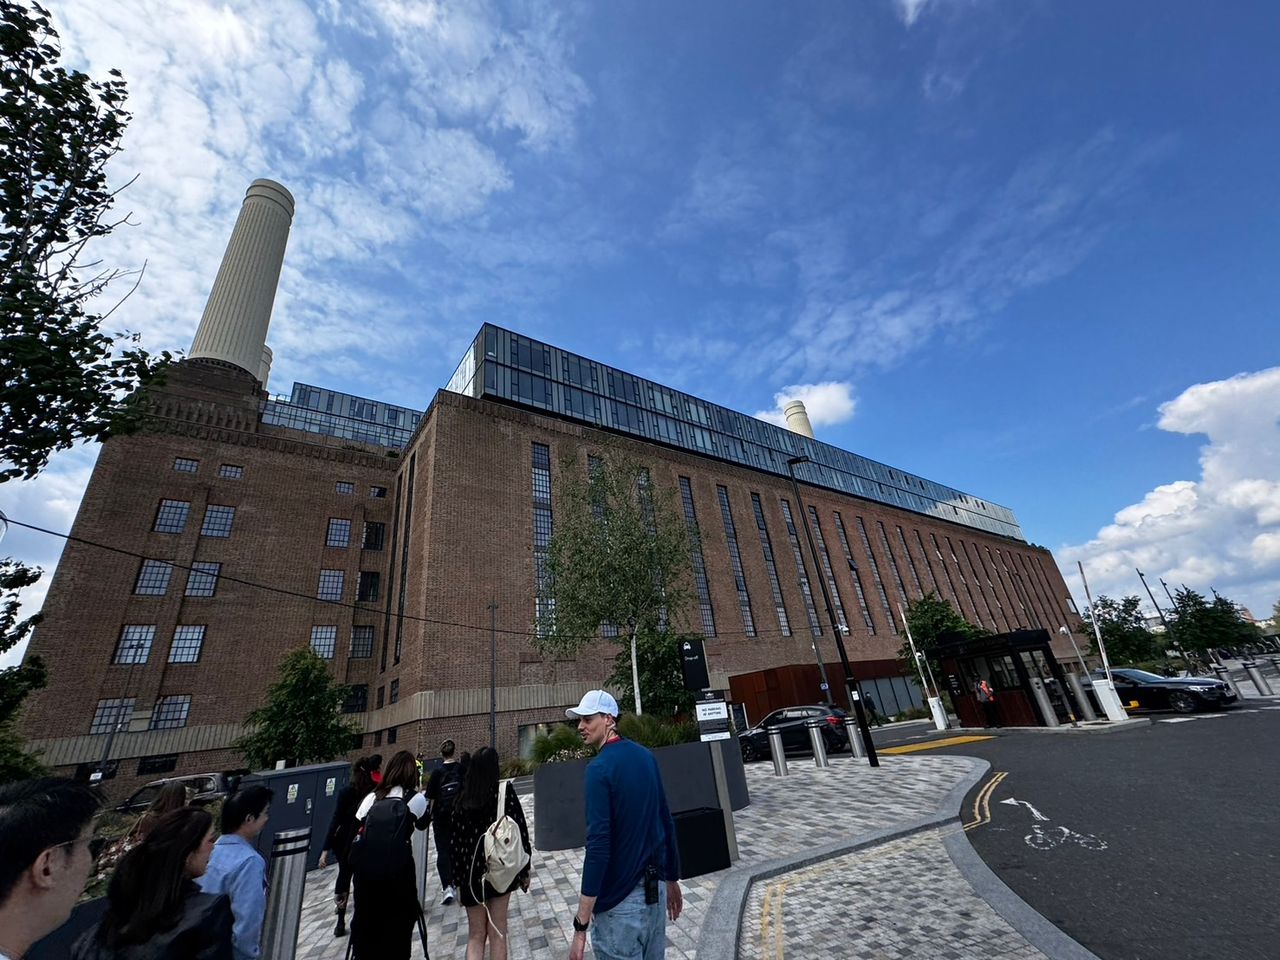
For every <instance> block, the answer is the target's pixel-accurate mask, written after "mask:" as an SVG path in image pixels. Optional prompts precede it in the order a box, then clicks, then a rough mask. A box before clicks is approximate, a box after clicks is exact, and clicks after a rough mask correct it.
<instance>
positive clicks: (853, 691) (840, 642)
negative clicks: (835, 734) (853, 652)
mask: <svg viewBox="0 0 1280 960" xmlns="http://www.w3.org/2000/svg"><path fill="white" fill-rule="evenodd" d="M808 462H809V458H808V457H805V456H799V457H792V458H791V459H790V460H788V461H787V473H788V474H790V475H791V490H792V492H794V494H795V498H796V510H797V511H798V512H799V514H800V523H801V525H802V526H803V527H804V536H805V539H806V540H807V541H808V542H809V554H810V555H811V556H812V557H813V571H814V574H815V575H816V576H817V579H818V586H820V587H821V588H822V602H823V603H824V604H826V607H827V619H828V620H830V621H831V633H832V635H833V636H834V637H835V638H836V649H837V650H838V651H840V663H841V665H842V666H843V667H844V689H845V694H846V695H847V696H848V698H849V702H850V703H852V704H853V714H854V716H855V717H856V718H857V720H858V733H859V734H861V736H862V743H863V746H865V747H866V748H867V763H868V764H869V765H870V766H873V767H878V766H880V758H879V757H878V756H876V745H875V744H874V743H873V742H872V741H871V728H870V727H869V726H868V725H867V712H866V710H864V709H863V707H862V687H861V686H860V685H859V684H858V681H857V680H856V679H855V678H854V676H853V668H852V667H851V666H850V665H849V653H848V651H846V650H845V648H844V631H843V629H842V628H841V626H840V624H839V623H837V622H836V611H835V607H833V606H832V605H831V592H830V591H829V590H828V589H827V581H826V578H825V577H824V576H823V575H822V561H821V560H820V559H819V558H818V548H817V546H816V545H815V544H814V542H813V531H812V530H810V529H809V515H808V513H807V512H806V510H805V506H804V501H803V500H801V499H800V484H799V483H798V482H797V481H796V464H798V463H808Z"/></svg>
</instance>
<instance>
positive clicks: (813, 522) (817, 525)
mask: <svg viewBox="0 0 1280 960" xmlns="http://www.w3.org/2000/svg"><path fill="white" fill-rule="evenodd" d="M809 526H810V528H812V530H813V540H814V543H815V544H817V547H818V556H819V557H820V558H821V560H822V572H823V574H824V575H825V576H826V578H827V590H828V591H830V593H831V603H832V604H833V605H834V606H835V608H836V623H838V624H840V626H842V627H844V628H845V631H844V632H845V633H848V632H849V621H848V620H847V619H846V618H845V615H844V601H842V600H841V599H840V589H839V587H837V586H836V575H835V571H834V570H832V569H831V555H830V554H829V553H827V540H826V538H825V537H824V536H823V535H822V523H821V521H819V519H818V508H817V507H814V506H812V505H811V506H810V507H809Z"/></svg>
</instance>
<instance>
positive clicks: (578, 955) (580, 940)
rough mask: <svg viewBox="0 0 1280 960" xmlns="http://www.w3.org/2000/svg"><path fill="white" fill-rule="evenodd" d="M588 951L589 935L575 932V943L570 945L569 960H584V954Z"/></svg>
mask: <svg viewBox="0 0 1280 960" xmlns="http://www.w3.org/2000/svg"><path fill="white" fill-rule="evenodd" d="M586 949H587V935H586V934H585V933H578V931H576V930H575V931H574V932H573V941H572V942H571V943H570V944H569V960H582V955H583V953H585V952H586Z"/></svg>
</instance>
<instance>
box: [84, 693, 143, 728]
mask: <svg viewBox="0 0 1280 960" xmlns="http://www.w3.org/2000/svg"><path fill="white" fill-rule="evenodd" d="M135 702H136V701H135V700H134V698H133V697H127V698H120V697H116V698H114V699H111V700H99V701H98V709H97V710H95V711H94V713H93V722H92V723H90V724H89V732H90V733H110V732H111V731H112V730H116V729H119V730H128V729H129V721H130V720H131V719H132V718H133V705H134V703H135Z"/></svg>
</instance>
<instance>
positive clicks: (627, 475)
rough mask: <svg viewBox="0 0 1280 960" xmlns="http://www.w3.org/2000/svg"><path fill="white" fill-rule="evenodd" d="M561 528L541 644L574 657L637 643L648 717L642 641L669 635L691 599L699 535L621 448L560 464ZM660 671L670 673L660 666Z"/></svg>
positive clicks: (636, 679) (547, 577) (545, 567)
mask: <svg viewBox="0 0 1280 960" xmlns="http://www.w3.org/2000/svg"><path fill="white" fill-rule="evenodd" d="M557 484H558V490H559V496H558V498H557V504H556V510H555V529H554V532H553V534H552V537H551V540H550V542H549V544H548V547H547V556H546V559H545V561H543V562H542V567H541V571H540V577H539V581H540V582H539V585H538V598H539V601H540V602H539V604H538V608H539V610H540V614H539V617H538V622H537V623H536V625H535V627H536V634H537V636H536V637H535V639H534V645H535V646H536V647H537V648H538V649H539V650H540V651H542V652H543V653H551V654H555V655H558V656H574V655H576V654H577V653H578V651H579V650H581V649H582V648H583V647H584V646H586V645H587V644H589V643H592V642H593V641H594V640H595V639H596V638H597V637H598V636H600V634H601V632H602V629H603V630H604V631H605V632H607V633H609V634H611V636H610V639H611V640H613V641H614V642H619V643H626V644H627V645H628V648H629V649H628V652H629V659H630V666H631V688H632V702H634V705H635V710H636V713H641V712H642V704H643V700H642V696H641V685H640V678H641V664H642V662H643V661H644V660H647V659H649V658H647V657H640V658H637V657H636V651H637V649H638V648H639V647H641V646H642V645H643V646H644V647H645V648H646V649H649V648H650V644H651V642H654V641H656V639H657V638H660V637H667V633H666V628H667V623H668V622H679V621H680V617H681V615H682V614H683V612H684V609H685V607H686V605H687V604H688V602H689V592H688V589H687V587H686V585H685V584H686V581H687V580H688V576H689V570H690V562H691V561H690V552H689V538H690V536H691V532H690V531H689V530H688V528H687V527H686V525H685V522H684V518H683V516H682V515H681V514H680V513H679V512H677V509H676V507H675V505H674V503H673V500H672V494H671V493H670V492H669V491H666V490H663V489H659V488H656V487H655V485H654V484H653V483H652V481H651V480H650V478H649V472H648V470H647V469H645V468H643V467H641V466H639V465H637V464H635V463H633V462H631V461H630V460H629V459H627V458H626V457H625V456H623V455H622V454H620V453H616V452H612V451H609V452H602V453H601V456H600V457H598V458H595V457H593V458H591V459H590V460H589V461H588V467H587V469H586V470H583V469H582V466H581V464H579V463H577V462H575V461H573V460H568V461H565V462H564V463H562V464H561V469H560V473H559V476H558V478H557ZM653 669H654V670H655V672H656V673H655V675H656V674H659V673H661V669H660V668H659V667H657V666H656V665H655V666H654V667H653Z"/></svg>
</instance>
